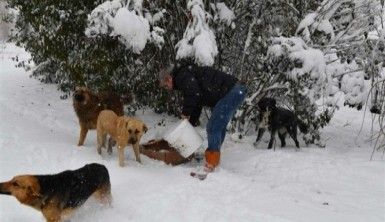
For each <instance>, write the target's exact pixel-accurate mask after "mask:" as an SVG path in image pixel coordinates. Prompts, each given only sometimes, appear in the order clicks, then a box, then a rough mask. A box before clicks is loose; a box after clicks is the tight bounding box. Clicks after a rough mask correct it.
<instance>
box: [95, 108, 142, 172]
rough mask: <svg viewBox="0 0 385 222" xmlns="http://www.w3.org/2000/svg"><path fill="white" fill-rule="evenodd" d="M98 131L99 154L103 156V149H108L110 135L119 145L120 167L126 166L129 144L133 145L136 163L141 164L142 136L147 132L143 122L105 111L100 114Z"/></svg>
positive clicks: (111, 144)
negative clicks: (140, 143)
mask: <svg viewBox="0 0 385 222" xmlns="http://www.w3.org/2000/svg"><path fill="white" fill-rule="evenodd" d="M96 131H97V140H98V141H97V143H98V146H97V151H98V153H99V154H102V147H104V148H105V147H106V137H107V134H109V135H110V137H111V139H112V140H114V141H116V142H117V144H118V152H119V165H120V166H121V167H123V166H124V148H125V147H126V146H127V144H132V148H133V149H134V152H135V158H136V161H138V162H139V163H140V162H141V160H140V150H139V142H140V139H141V137H142V135H143V134H144V133H146V132H147V126H146V125H145V124H144V123H143V122H142V121H140V120H138V119H134V118H130V117H126V116H117V115H116V114H115V113H114V112H113V111H111V110H103V111H101V112H100V114H99V117H98V122H97V128H96ZM111 139H110V140H109V142H108V149H107V152H108V153H109V154H111V153H112V146H113V142H112V140H111Z"/></svg>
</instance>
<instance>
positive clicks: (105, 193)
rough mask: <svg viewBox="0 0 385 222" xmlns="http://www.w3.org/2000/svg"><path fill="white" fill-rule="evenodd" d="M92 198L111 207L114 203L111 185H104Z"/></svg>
mask: <svg viewBox="0 0 385 222" xmlns="http://www.w3.org/2000/svg"><path fill="white" fill-rule="evenodd" d="M92 196H93V197H94V198H95V199H96V200H97V201H99V202H100V203H101V204H103V205H104V206H111V203H112V196H111V185H110V184H106V185H102V186H101V187H100V188H99V189H97V190H96V191H95V192H94V193H93V194H92Z"/></svg>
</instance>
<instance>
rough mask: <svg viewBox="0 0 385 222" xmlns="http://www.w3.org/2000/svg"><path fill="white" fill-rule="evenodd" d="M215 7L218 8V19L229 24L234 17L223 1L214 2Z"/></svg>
mask: <svg viewBox="0 0 385 222" xmlns="http://www.w3.org/2000/svg"><path fill="white" fill-rule="evenodd" d="M216 8H217V10H218V17H219V20H220V21H221V22H224V23H226V24H227V25H231V23H232V22H233V20H234V19H235V14H234V12H233V11H232V10H231V9H229V8H228V7H227V6H226V4H225V3H224V2H218V3H217V4H216Z"/></svg>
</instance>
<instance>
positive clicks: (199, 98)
mask: <svg viewBox="0 0 385 222" xmlns="http://www.w3.org/2000/svg"><path fill="white" fill-rule="evenodd" d="M171 75H172V77H173V88H174V89H175V90H179V91H181V92H182V94H183V97H184V98H183V109H182V114H183V115H185V116H190V122H191V124H192V125H196V123H197V121H198V120H199V116H200V114H201V111H202V107H203V106H207V107H214V106H215V105H216V104H217V102H218V101H219V100H220V99H222V98H223V97H224V96H225V95H226V94H227V92H229V91H230V90H231V89H232V88H233V86H234V85H235V84H236V83H237V81H238V80H237V78H235V77H234V76H232V75H229V74H226V73H224V72H221V71H218V70H215V69H213V68H211V67H198V66H195V65H182V66H181V65H177V66H176V67H175V68H174V70H173V71H172V73H171Z"/></svg>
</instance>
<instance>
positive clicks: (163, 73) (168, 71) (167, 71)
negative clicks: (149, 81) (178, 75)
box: [158, 64, 174, 81]
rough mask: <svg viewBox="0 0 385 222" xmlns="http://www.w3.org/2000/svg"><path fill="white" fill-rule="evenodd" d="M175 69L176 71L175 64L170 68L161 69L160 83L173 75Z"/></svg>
mask: <svg viewBox="0 0 385 222" xmlns="http://www.w3.org/2000/svg"><path fill="white" fill-rule="evenodd" d="M173 69H174V64H171V65H169V66H168V67H166V68H163V69H161V70H160V72H159V76H158V79H159V81H163V80H164V79H165V78H166V76H168V75H171V72H172V70H173Z"/></svg>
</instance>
